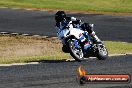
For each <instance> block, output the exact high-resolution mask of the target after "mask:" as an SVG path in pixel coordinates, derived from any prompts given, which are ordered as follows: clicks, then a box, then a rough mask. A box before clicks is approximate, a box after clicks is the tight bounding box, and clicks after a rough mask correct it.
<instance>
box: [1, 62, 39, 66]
mask: <svg viewBox="0 0 132 88" xmlns="http://www.w3.org/2000/svg"><path fill="white" fill-rule="evenodd" d="M34 64H39V62H31V63H14V64H0V66H16V65H34Z"/></svg>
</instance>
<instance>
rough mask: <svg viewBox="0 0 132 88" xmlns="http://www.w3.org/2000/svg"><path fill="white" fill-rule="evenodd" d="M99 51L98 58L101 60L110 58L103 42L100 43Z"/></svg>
mask: <svg viewBox="0 0 132 88" xmlns="http://www.w3.org/2000/svg"><path fill="white" fill-rule="evenodd" d="M97 46H98V53H97V58H98V59H99V60H105V59H106V58H108V51H107V49H106V47H105V46H104V45H103V44H98V45H97Z"/></svg>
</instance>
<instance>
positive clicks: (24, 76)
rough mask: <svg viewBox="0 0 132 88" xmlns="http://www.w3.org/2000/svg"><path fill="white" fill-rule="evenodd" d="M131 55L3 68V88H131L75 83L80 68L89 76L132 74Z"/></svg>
mask: <svg viewBox="0 0 132 88" xmlns="http://www.w3.org/2000/svg"><path fill="white" fill-rule="evenodd" d="M131 64H132V55H127V56H120V57H111V58H109V59H107V60H104V61H100V60H97V59H89V60H87V61H83V62H81V63H79V62H65V61H42V62H40V64H38V65H26V66H11V67H0V88H132V83H129V84H85V85H84V86H80V85H79V84H78V83H77V81H76V76H77V68H78V66H79V65H82V66H83V67H84V69H86V71H87V73H88V74H92V73H93V74H130V75H132V65H131Z"/></svg>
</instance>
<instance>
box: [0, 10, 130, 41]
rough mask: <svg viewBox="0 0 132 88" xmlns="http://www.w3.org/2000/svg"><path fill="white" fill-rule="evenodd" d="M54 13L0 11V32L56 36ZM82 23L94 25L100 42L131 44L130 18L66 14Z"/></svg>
mask: <svg viewBox="0 0 132 88" xmlns="http://www.w3.org/2000/svg"><path fill="white" fill-rule="evenodd" d="M54 14H55V12H48V11H27V10H18V9H14V10H13V9H5V8H1V9H0V32H3V31H4V32H17V33H28V34H39V35H44V36H56V30H55V28H54V27H55V20H54ZM68 16H74V17H76V18H77V19H81V20H82V21H84V22H88V23H93V24H95V27H94V30H95V32H96V34H97V35H98V36H99V38H100V39H102V40H113V41H122V42H132V16H114V15H103V14H76V13H68Z"/></svg>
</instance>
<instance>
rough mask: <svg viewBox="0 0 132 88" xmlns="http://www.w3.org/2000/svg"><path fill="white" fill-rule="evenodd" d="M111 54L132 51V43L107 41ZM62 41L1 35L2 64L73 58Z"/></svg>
mask: <svg viewBox="0 0 132 88" xmlns="http://www.w3.org/2000/svg"><path fill="white" fill-rule="evenodd" d="M105 45H106V47H107V48H108V51H109V54H121V53H132V43H121V42H112V41H105ZM61 47H62V45H61V43H60V41H59V40H58V39H53V38H43V39H42V38H35V37H31V36H27V37H26V36H0V64H7V63H8V64H9V63H22V62H31V61H40V60H62V59H69V58H72V57H71V56H70V54H66V53H63V52H62V50H61Z"/></svg>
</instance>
